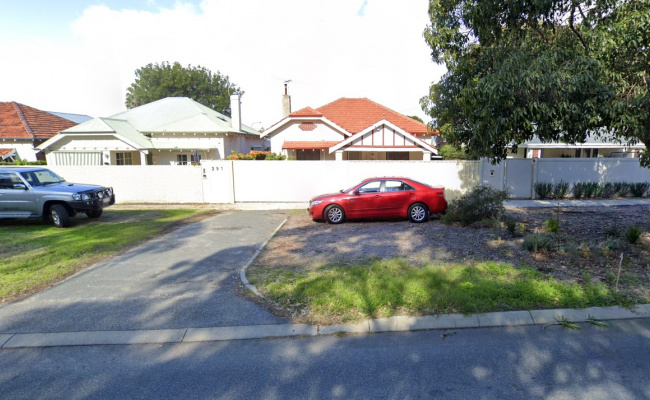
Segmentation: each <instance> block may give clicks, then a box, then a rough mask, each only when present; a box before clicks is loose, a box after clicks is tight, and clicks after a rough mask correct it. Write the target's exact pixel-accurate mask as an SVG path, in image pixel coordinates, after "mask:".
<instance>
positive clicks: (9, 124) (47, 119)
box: [0, 101, 77, 139]
mask: <svg viewBox="0 0 650 400" xmlns="http://www.w3.org/2000/svg"><path fill="white" fill-rule="evenodd" d="M75 125H77V124H76V123H75V122H72V121H70V120H67V119H65V118H61V117H57V116H56V115H53V114H50V113H48V112H45V111H41V110H37V109H35V108H33V107H29V106H26V105H24V104H19V103H16V102H13V101H12V102H3V103H0V137H1V138H7V139H20V138H25V139H30V138H31V139H49V138H51V137H52V136H54V135H56V134H57V133H58V132H60V131H62V130H65V129H68V128H71V127H73V126H75Z"/></svg>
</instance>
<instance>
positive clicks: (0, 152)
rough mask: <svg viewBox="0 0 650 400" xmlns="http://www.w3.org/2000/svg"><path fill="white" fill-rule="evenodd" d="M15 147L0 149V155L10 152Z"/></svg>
mask: <svg viewBox="0 0 650 400" xmlns="http://www.w3.org/2000/svg"><path fill="white" fill-rule="evenodd" d="M14 150H15V149H0V157H2V156H6V155H7V154H9V153H11V152H12V151H14Z"/></svg>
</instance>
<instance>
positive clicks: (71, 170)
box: [49, 165, 203, 203]
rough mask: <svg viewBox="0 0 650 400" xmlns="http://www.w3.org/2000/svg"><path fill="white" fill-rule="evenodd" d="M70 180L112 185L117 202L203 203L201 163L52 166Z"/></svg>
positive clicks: (53, 169)
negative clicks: (189, 164)
mask: <svg viewBox="0 0 650 400" xmlns="http://www.w3.org/2000/svg"><path fill="white" fill-rule="evenodd" d="M49 168H51V169H52V171H54V172H56V173H57V174H59V175H61V176H62V177H63V178H65V180H66V181H68V182H75V183H92V184H96V185H105V186H112V187H113V190H115V196H116V202H117V203H203V182H202V180H203V178H202V175H201V168H200V167H199V166H166V165H144V166H143V165H133V166H131V165H119V166H114V165H109V166H50V167H49Z"/></svg>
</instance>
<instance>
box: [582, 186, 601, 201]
mask: <svg viewBox="0 0 650 400" xmlns="http://www.w3.org/2000/svg"><path fill="white" fill-rule="evenodd" d="M597 193H598V183H596V182H585V194H584V198H585V199H590V198H592V197H594V196H595V195H596V194H597Z"/></svg>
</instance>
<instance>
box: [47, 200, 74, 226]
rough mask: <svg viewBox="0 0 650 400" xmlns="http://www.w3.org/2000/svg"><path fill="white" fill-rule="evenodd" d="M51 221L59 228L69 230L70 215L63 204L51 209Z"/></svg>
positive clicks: (55, 205) (53, 206)
mask: <svg viewBox="0 0 650 400" xmlns="http://www.w3.org/2000/svg"><path fill="white" fill-rule="evenodd" d="M50 219H51V220H52V223H53V224H54V226H56V227H57V228H67V227H69V226H70V224H71V219H70V214H69V213H68V210H66V208H65V207H64V206H62V205H61V204H54V205H52V207H50Z"/></svg>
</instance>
